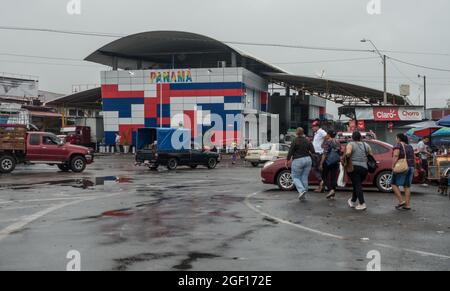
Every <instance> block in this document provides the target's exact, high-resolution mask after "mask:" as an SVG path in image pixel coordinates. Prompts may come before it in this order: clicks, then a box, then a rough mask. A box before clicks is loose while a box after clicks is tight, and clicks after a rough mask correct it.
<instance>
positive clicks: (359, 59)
mask: <svg viewBox="0 0 450 291" xmlns="http://www.w3.org/2000/svg"><path fill="white" fill-rule="evenodd" d="M373 59H378V57H377V58H375V57H370V58H352V59H334V60H322V61H320V60H317V61H301V62H277V63H271V64H272V65H295V64H316V63H340V62H352V61H362V60H373Z"/></svg>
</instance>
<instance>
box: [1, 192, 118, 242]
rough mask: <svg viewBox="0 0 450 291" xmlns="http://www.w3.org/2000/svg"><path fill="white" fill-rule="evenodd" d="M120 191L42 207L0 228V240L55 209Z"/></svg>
mask: <svg viewBox="0 0 450 291" xmlns="http://www.w3.org/2000/svg"><path fill="white" fill-rule="evenodd" d="M121 194H122V193H116V194H111V195H106V196H96V197H89V198H84V199H79V200H77V201H72V202H67V203H63V204H58V205H55V206H52V207H49V208H47V209H44V210H42V211H39V212H37V213H35V214H32V215H29V216H25V217H23V218H21V219H20V220H19V221H18V222H16V223H14V224H11V225H10V226H8V227H6V228H4V229H2V230H0V242H1V241H2V240H3V239H5V238H6V237H8V236H9V235H11V234H12V233H14V232H17V231H19V230H21V229H23V228H24V227H25V226H27V225H28V224H30V223H32V222H33V221H36V220H38V219H39V218H41V217H43V216H45V215H48V214H50V213H52V212H54V211H56V210H59V209H62V208H65V207H68V206H72V205H76V204H79V203H83V202H87V201H92V200H97V199H102V198H110V197H113V196H118V195H121Z"/></svg>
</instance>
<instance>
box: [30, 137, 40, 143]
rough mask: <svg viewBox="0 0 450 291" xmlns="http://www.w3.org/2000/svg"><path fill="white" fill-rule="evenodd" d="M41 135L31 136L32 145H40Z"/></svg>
mask: <svg viewBox="0 0 450 291" xmlns="http://www.w3.org/2000/svg"><path fill="white" fill-rule="evenodd" d="M39 137H40V136H39V134H32V135H31V136H30V145H39V141H40V139H39Z"/></svg>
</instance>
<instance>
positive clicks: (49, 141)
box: [42, 135, 62, 145]
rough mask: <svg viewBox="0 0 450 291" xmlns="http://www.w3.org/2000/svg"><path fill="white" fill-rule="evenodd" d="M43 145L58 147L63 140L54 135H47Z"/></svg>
mask: <svg viewBox="0 0 450 291" xmlns="http://www.w3.org/2000/svg"><path fill="white" fill-rule="evenodd" d="M42 143H43V144H45V145H58V144H61V143H62V142H61V140H60V139H59V138H58V137H56V136H54V135H45V136H43V137H42Z"/></svg>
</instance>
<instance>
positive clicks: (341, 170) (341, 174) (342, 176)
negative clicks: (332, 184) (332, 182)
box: [337, 163, 345, 187]
mask: <svg viewBox="0 0 450 291" xmlns="http://www.w3.org/2000/svg"><path fill="white" fill-rule="evenodd" d="M337 185H338V186H339V187H345V169H344V166H343V165H342V163H339V177H338V180H337Z"/></svg>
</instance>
